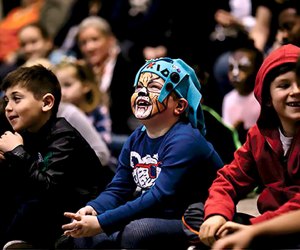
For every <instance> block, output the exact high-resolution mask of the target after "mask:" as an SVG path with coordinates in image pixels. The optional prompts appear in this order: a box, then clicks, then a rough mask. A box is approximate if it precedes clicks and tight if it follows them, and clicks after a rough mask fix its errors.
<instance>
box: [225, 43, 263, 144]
mask: <svg viewBox="0 0 300 250" xmlns="http://www.w3.org/2000/svg"><path fill="white" fill-rule="evenodd" d="M251 45H252V44H249V46H243V47H241V48H238V49H236V50H234V51H233V52H232V53H231V56H230V57H229V60H228V63H229V70H228V79H229V81H230V83H231V85H232V86H233V90H231V91H229V92H228V93H227V94H226V95H225V96H224V99H223V103H222V118H223V121H224V122H225V124H227V125H228V126H231V127H233V128H235V129H237V130H238V131H239V138H240V140H241V142H242V143H244V142H245V141H246V134H247V131H248V130H249V129H250V128H251V127H252V126H253V125H255V123H256V121H257V119H258V116H259V114H260V105H259V103H258V101H257V100H256V99H255V97H254V92H253V90H254V84H255V77H256V73H257V71H258V70H259V67H260V65H261V63H262V61H263V54H262V53H261V52H260V51H259V50H258V49H256V48H255V47H254V45H253V46H251Z"/></svg>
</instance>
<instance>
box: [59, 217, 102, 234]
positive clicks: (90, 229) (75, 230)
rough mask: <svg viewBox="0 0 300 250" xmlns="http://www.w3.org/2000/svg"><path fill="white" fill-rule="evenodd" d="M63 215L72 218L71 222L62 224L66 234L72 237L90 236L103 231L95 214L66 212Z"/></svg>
mask: <svg viewBox="0 0 300 250" xmlns="http://www.w3.org/2000/svg"><path fill="white" fill-rule="evenodd" d="M64 215H65V216H66V217H68V218H70V219H72V222H71V223H69V224H65V225H63V226H62V229H63V230H65V232H64V235H66V236H71V237H73V238H81V237H92V236H95V235H97V234H99V233H102V232H103V230H102V228H101V226H100V224H99V222H98V219H97V217H96V216H93V215H80V214H79V213H76V214H75V213H68V212H66V213H64Z"/></svg>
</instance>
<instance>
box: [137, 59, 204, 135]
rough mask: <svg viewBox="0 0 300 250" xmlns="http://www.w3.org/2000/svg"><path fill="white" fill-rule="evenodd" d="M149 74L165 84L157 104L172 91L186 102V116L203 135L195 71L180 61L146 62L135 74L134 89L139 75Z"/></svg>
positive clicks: (202, 120) (199, 97)
mask: <svg viewBox="0 0 300 250" xmlns="http://www.w3.org/2000/svg"><path fill="white" fill-rule="evenodd" d="M143 72H150V73H154V74H156V75H158V76H159V77H161V78H162V79H164V81H165V84H164V86H163V88H162V89H161V92H160V95H159V97H158V101H159V102H161V103H162V102H163V101H164V100H165V98H166V97H167V96H168V95H169V94H170V93H171V92H172V91H173V90H174V91H175V92H176V93H177V94H178V96H180V97H182V98H185V99H186V100H187V101H188V109H187V114H188V118H189V120H190V122H191V124H192V125H193V127H195V128H198V129H199V130H200V132H201V133H202V134H203V135H205V133H206V129H205V123H204V116H203V111H202V108H201V103H200V101H201V97H202V95H201V93H200V89H201V85H200V82H199V80H198V78H197V76H196V73H195V71H194V70H193V69H192V68H191V67H190V66H188V65H187V64H186V63H185V62H184V61H182V60H181V59H171V58H169V57H162V58H158V59H151V60H147V61H146V63H145V64H144V65H143V66H142V67H141V68H140V70H139V71H138V73H137V74H136V77H135V81H134V87H136V86H137V84H138V81H139V78H140V75H141V73H143Z"/></svg>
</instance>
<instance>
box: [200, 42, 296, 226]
mask: <svg viewBox="0 0 300 250" xmlns="http://www.w3.org/2000/svg"><path fill="white" fill-rule="evenodd" d="M299 53H300V48H299V47H296V46H294V45H284V46H282V47H280V48H279V49H277V50H275V51H273V52H272V53H271V54H269V56H267V57H266V59H265V60H264V62H263V64H262V65H261V67H260V70H259V71H258V73H257V77H256V81H255V89H254V94H255V97H256V98H257V100H258V102H259V103H260V104H261V107H262V110H261V114H260V117H259V119H258V122H257V125H255V126H254V127H252V128H251V129H250V130H249V132H248V134H247V140H246V142H245V144H244V145H243V146H242V147H240V148H239V149H238V150H237V151H236V152H235V155H234V160H233V161H232V162H231V163H230V164H228V165H225V166H224V167H223V168H222V169H220V170H219V171H218V175H217V178H216V179H215V181H214V182H213V184H212V186H211V187H210V189H209V197H208V199H207V201H206V203H205V219H206V218H207V217H209V216H212V215H216V214H218V215H222V216H224V217H225V218H227V219H228V220H232V219H233V215H234V213H235V209H236V204H237V202H238V201H239V200H240V199H241V198H242V197H244V196H245V195H246V194H247V193H249V192H250V191H252V190H253V189H254V188H255V187H256V186H257V185H259V184H262V185H263V187H264V189H263V191H262V192H261V194H260V196H259V198H258V201H257V207H258V210H259V212H260V213H261V215H259V216H258V217H256V218H253V219H251V223H253V224H254V223H257V222H261V221H264V220H267V219H270V218H272V217H275V216H277V215H279V214H282V213H286V212H289V211H291V210H295V209H300V133H298V134H297V135H295V136H294V139H293V142H292V144H291V146H290V149H289V153H288V156H287V159H285V158H284V157H283V149H282V144H281V141H280V138H279V131H278V127H277V126H276V127H275V128H274V127H273V128H272V127H268V126H265V124H264V119H265V117H264V106H265V105H264V103H262V101H263V100H262V89H263V84H266V83H265V82H264V79H265V77H266V75H267V73H268V72H270V70H271V69H273V68H274V67H277V66H279V65H281V64H283V63H289V62H292V63H296V61H297V59H298V56H299ZM267 84H270V83H267ZM268 119H269V120H271V121H272V119H273V118H272V117H268Z"/></svg>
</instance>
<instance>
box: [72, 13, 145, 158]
mask: <svg viewBox="0 0 300 250" xmlns="http://www.w3.org/2000/svg"><path fill="white" fill-rule="evenodd" d="M77 42H78V46H79V49H80V51H81V53H82V56H83V60H84V61H85V62H86V63H87V64H88V66H89V67H90V68H92V69H93V71H94V73H95V75H96V78H97V82H98V87H99V89H100V90H101V91H102V92H104V93H107V94H108V95H109V99H110V106H109V113H110V117H111V121H112V143H111V150H112V153H113V155H115V156H117V157H118V156H119V153H120V151H121V148H122V146H123V144H124V142H125V140H126V139H127V138H128V136H129V134H130V133H131V132H132V131H133V130H134V129H135V128H136V127H137V126H138V125H139V124H138V123H137V119H135V118H134V117H133V115H132V112H131V110H130V105H126V103H128V104H129V103H130V97H131V92H132V85H131V83H132V82H133V81H134V71H135V66H134V64H133V63H132V61H130V60H128V59H127V58H126V57H125V55H124V54H123V53H122V51H121V48H120V46H119V43H118V41H117V39H116V37H115V35H114V34H113V32H112V30H111V27H110V25H109V23H108V22H107V21H106V20H105V19H103V18H101V17H97V16H90V17H87V18H85V19H84V20H83V21H82V22H81V23H80V24H79V26H78V35H77ZM120 103H123V104H124V105H120ZM124 135H125V136H124Z"/></svg>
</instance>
